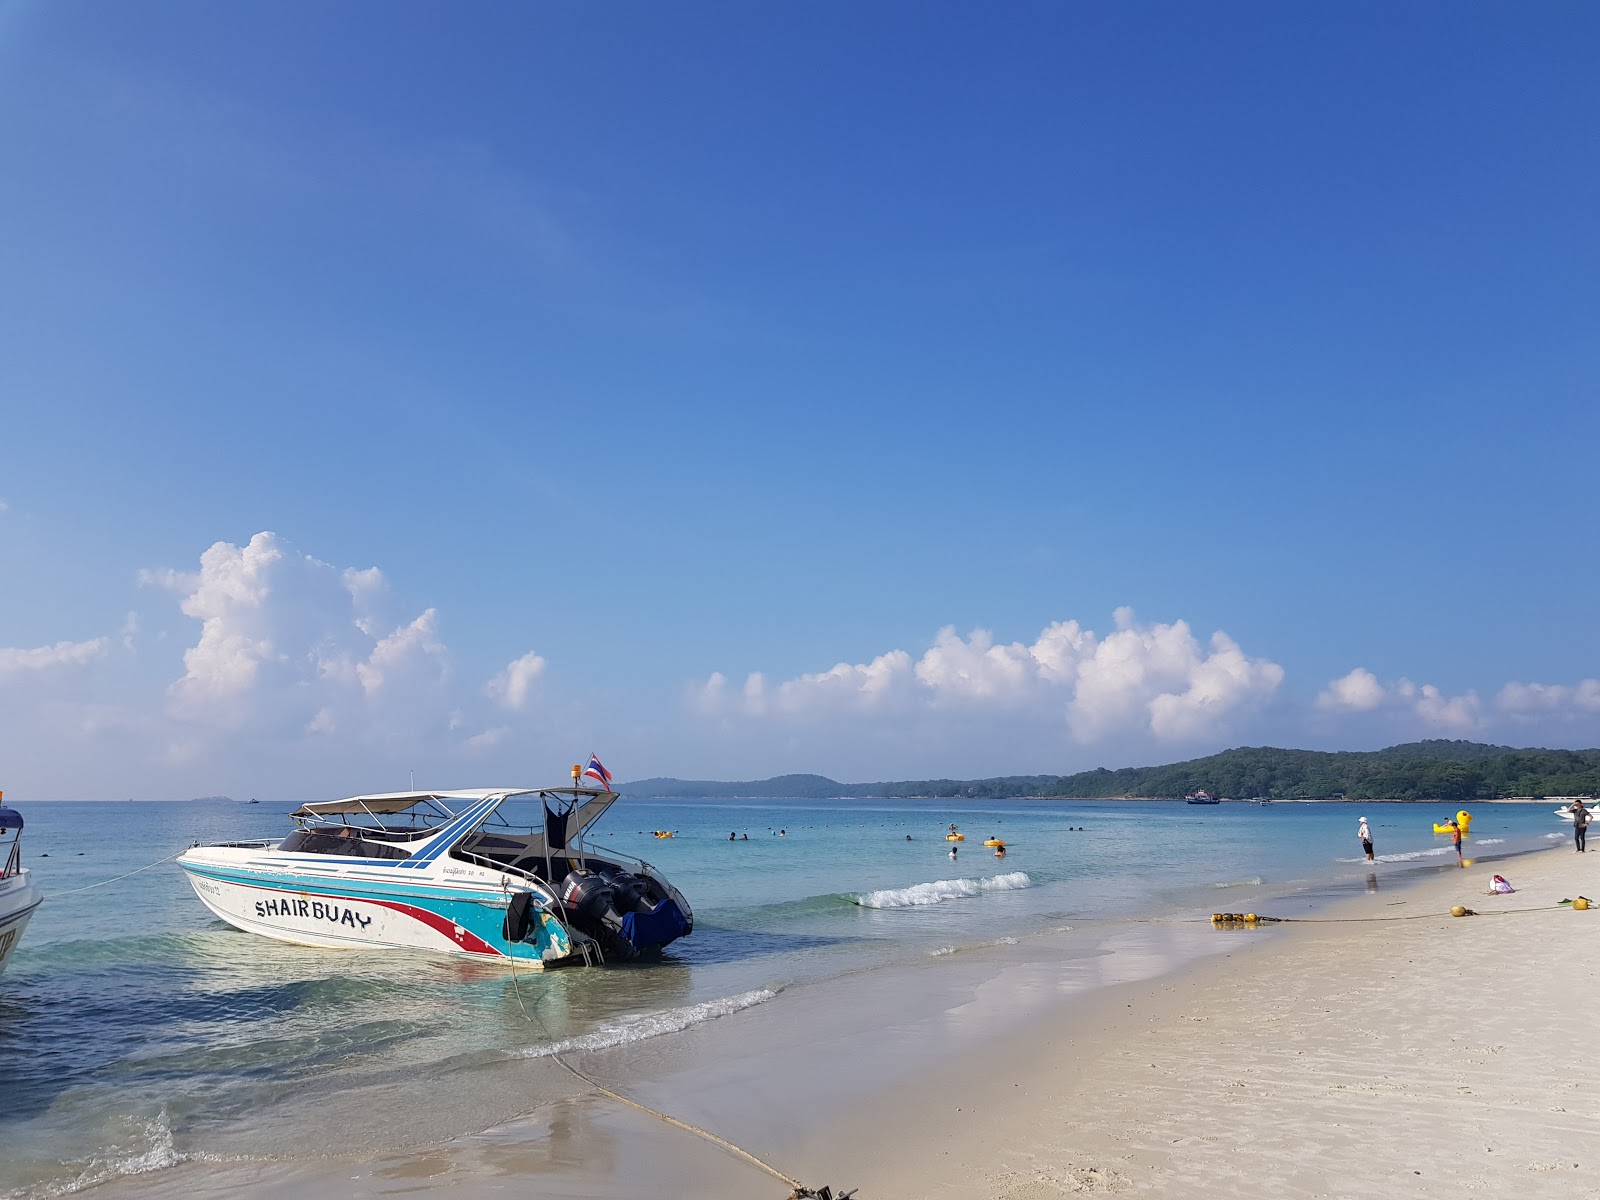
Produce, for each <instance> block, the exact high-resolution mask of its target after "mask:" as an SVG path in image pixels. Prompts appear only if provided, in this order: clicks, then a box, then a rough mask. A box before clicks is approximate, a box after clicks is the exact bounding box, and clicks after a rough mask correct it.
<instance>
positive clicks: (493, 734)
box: [467, 725, 511, 750]
mask: <svg viewBox="0 0 1600 1200" xmlns="http://www.w3.org/2000/svg"><path fill="white" fill-rule="evenodd" d="M510 736H511V730H509V729H507V728H506V727H505V726H504V725H501V726H499V727H497V728H495V729H486V730H484V731H483V732H482V733H478V734H474V735H473V736H472V737H469V738H468V739H467V748H468V749H469V750H492V749H493V748H494V747H496V746H499V745H501V744H503V743H504V742H505V740H506V739H507V738H509V737H510Z"/></svg>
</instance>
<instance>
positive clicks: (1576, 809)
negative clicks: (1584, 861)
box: [1567, 800, 1589, 854]
mask: <svg viewBox="0 0 1600 1200" xmlns="http://www.w3.org/2000/svg"><path fill="white" fill-rule="evenodd" d="M1567 809H1568V811H1570V812H1571V813H1572V841H1573V843H1574V845H1576V846H1577V848H1578V853H1579V854H1582V853H1584V851H1585V849H1586V847H1585V846H1584V844H1583V840H1584V836H1585V835H1586V834H1587V833H1588V831H1589V810H1588V809H1587V808H1585V807H1584V806H1583V801H1582V800H1574V801H1573V802H1572V803H1571V804H1569V805H1567Z"/></svg>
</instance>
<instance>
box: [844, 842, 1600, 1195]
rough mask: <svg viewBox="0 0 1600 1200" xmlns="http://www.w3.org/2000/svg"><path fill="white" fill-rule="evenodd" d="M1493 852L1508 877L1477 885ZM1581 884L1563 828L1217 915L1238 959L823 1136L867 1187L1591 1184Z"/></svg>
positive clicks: (1010, 1050) (1485, 877)
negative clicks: (1287, 909)
mask: <svg viewBox="0 0 1600 1200" xmlns="http://www.w3.org/2000/svg"><path fill="white" fill-rule="evenodd" d="M1494 870H1499V871H1500V872H1501V873H1503V874H1505V875H1507V876H1508V877H1509V878H1510V879H1511V881H1512V882H1513V884H1514V885H1515V886H1516V887H1517V891H1516V892H1515V893H1514V894H1512V895H1509V896H1489V895H1485V894H1483V893H1484V892H1485V891H1486V890H1487V884H1488V882H1489V878H1490V876H1491V874H1492V873H1493V871H1494ZM1585 891H1587V892H1589V893H1593V892H1596V891H1600V860H1590V859H1588V858H1587V856H1582V857H1580V856H1578V855H1575V854H1573V853H1572V852H1571V850H1570V848H1567V847H1562V848H1559V849H1552V850H1550V851H1547V852H1544V853H1542V854H1538V855H1531V856H1524V857H1521V858H1518V859H1515V860H1513V861H1511V862H1508V863H1504V864H1498V865H1496V866H1494V867H1484V866H1473V867H1469V868H1467V869H1466V870H1462V871H1458V872H1453V873H1452V872H1448V871H1447V872H1444V873H1442V874H1441V875H1440V877H1438V878H1435V879H1429V880H1425V881H1422V882H1421V883H1419V884H1417V885H1416V886H1414V887H1411V888H1408V889H1406V890H1405V891H1403V892H1401V893H1399V894H1397V895H1393V896H1389V895H1386V894H1385V893H1383V892H1381V891H1380V892H1378V893H1377V894H1375V895H1370V896H1365V897H1361V898H1359V899H1356V900H1353V901H1350V902H1348V903H1345V904H1343V905H1341V906H1339V907H1338V908H1336V909H1335V910H1334V911H1333V912H1330V913H1328V914H1327V916H1328V917H1330V918H1338V919H1339V922H1340V923H1335V922H1334V921H1331V920H1330V921H1329V922H1328V923H1319V924H1296V925H1293V926H1290V927H1288V928H1286V929H1285V928H1284V927H1278V928H1279V929H1280V930H1281V931H1282V935H1281V936H1276V937H1273V938H1272V939H1271V940H1269V941H1264V942H1259V943H1258V944H1253V945H1252V944H1250V939H1251V935H1249V934H1247V933H1241V934H1235V933H1220V932H1219V933H1218V934H1217V936H1218V937H1225V938H1230V939H1232V940H1234V941H1235V943H1236V944H1237V946H1238V949H1237V950H1236V951H1233V952H1231V953H1230V954H1229V955H1228V956H1227V957H1226V958H1224V959H1223V960H1221V961H1218V962H1212V963H1209V964H1207V965H1205V966H1203V967H1200V968H1198V969H1194V970H1190V971H1185V972H1180V973H1178V974H1176V975H1174V976H1170V977H1167V978H1163V979H1161V980H1160V981H1158V982H1157V983H1156V984H1155V985H1154V986H1145V987H1142V988H1135V989H1121V990H1119V991H1117V992H1115V993H1114V994H1111V995H1107V996H1102V997H1099V998H1097V999H1096V1000H1095V1001H1094V1002H1093V1003H1092V1004H1090V1005H1084V1006H1080V1007H1079V1008H1078V1010H1077V1011H1076V1013H1075V1016H1074V1019H1073V1020H1070V1021H1065V1020H1063V1021H1059V1022H1048V1021H1047V1022H1043V1023H1041V1024H1040V1025H1039V1026H1038V1027H1036V1028H1035V1029H1033V1030H1031V1031H1029V1032H1027V1033H1025V1034H1021V1035H1018V1036H1015V1037H1012V1038H1008V1039H1007V1040H1006V1041H1005V1042H1004V1043H1003V1044H1002V1045H998V1046H995V1047H992V1048H991V1049H990V1050H989V1051H987V1052H986V1053H985V1054H984V1056H983V1060H984V1061H983V1063H982V1064H981V1066H980V1065H979V1064H973V1063H963V1064H959V1065H953V1066H952V1067H951V1068H950V1069H948V1070H946V1071H942V1072H940V1073H938V1074H937V1075H936V1076H935V1077H933V1078H931V1079H929V1080H926V1081H924V1082H923V1083H922V1084H921V1085H920V1086H918V1087H917V1088H914V1089H905V1090H904V1091H902V1092H900V1093H899V1094H898V1095H896V1096H895V1097H894V1098H893V1099H892V1101H890V1102H889V1103H887V1104H883V1107H882V1109H881V1111H882V1112H883V1114H884V1117H883V1119H882V1121H881V1122H879V1123H878V1127H877V1128H869V1126H868V1124H867V1123H861V1124H854V1125H852V1124H849V1123H846V1124H841V1125H839V1126H837V1127H835V1128H832V1129H830V1130H828V1131H827V1135H826V1137H824V1138H823V1139H820V1140H819V1142H818V1144H817V1148H816V1151H815V1153H816V1154H817V1155H818V1161H819V1164H820V1162H821V1161H828V1162H829V1167H830V1169H831V1170H832V1171H833V1173H835V1174H836V1175H838V1177H840V1178H844V1179H847V1180H848V1181H849V1183H850V1184H851V1185H852V1186H855V1185H859V1186H860V1187H861V1189H862V1192H861V1194H862V1196H863V1197H880V1196H882V1197H929V1198H933V1197H950V1198H952V1200H953V1198H956V1197H985V1198H988V1200H1043V1198H1045V1197H1055V1196H1063V1195H1079V1194H1097V1193H1122V1192H1127V1193H1138V1194H1141V1195H1154V1196H1171V1197H1189V1196H1219V1195H1225V1196H1238V1197H1263V1198H1265V1197H1302V1196H1303V1197H1366V1196H1372V1197H1379V1196H1393V1195H1411V1196H1441V1197H1442V1196H1460V1195H1463V1194H1467V1193H1470V1192H1477V1191H1483V1192H1489V1193H1492V1194H1502V1195H1512V1196H1518V1197H1530V1196H1550V1197H1558V1196H1559V1197H1578V1196H1596V1195H1600V1158H1597V1156H1596V1155H1595V1153H1594V1150H1593V1147H1592V1146H1590V1144H1589V1137H1588V1135H1589V1134H1590V1133H1591V1132H1592V1131H1593V1126H1592V1122H1593V1121H1595V1120H1596V1118H1597V1117H1600V1090H1597V1087H1596V1083H1595V1081H1594V1078H1593V1072H1592V1069H1591V1068H1590V1066H1589V1064H1588V1063H1587V1062H1586V1054H1585V1053H1584V1050H1583V1042H1584V1039H1583V1035H1582V1033H1581V1029H1582V1026H1583V1024H1584V1023H1585V1022H1586V1019H1587V1017H1586V1013H1587V1009H1586V1006H1585V1004H1584V1001H1585V999H1586V997H1587V995H1588V994H1589V993H1588V989H1589V988H1590V987H1591V986H1593V984H1594V980H1595V971H1596V968H1595V965H1594V963H1593V961H1592V960H1591V959H1590V958H1589V956H1588V955H1587V954H1586V953H1585V952H1584V950H1585V948H1586V946H1587V945H1589V944H1592V943H1593V941H1594V939H1595V938H1596V937H1600V925H1597V922H1600V911H1596V910H1591V911H1589V912H1574V911H1571V910H1570V909H1568V908H1563V907H1557V901H1559V900H1561V899H1563V898H1565V897H1572V896H1576V895H1578V894H1579V893H1580V892H1585ZM1454 904H1461V905H1465V906H1467V907H1470V908H1472V909H1474V910H1476V912H1477V913H1479V914H1480V915H1478V916H1476V917H1465V918H1452V917H1450V916H1449V915H1448V912H1449V909H1450V907H1451V906H1452V905H1454ZM1528 910H1532V911H1528ZM1412 917H1415V918H1418V919H1396V918H1412ZM1343 922H1348V923H1343ZM1591 925H1595V926H1596V927H1595V928H1590V926H1591ZM880 1103H881V1101H880ZM891 1114H892V1115H891ZM825 1146H831V1154H830V1153H829V1151H827V1150H825V1149H824V1148H823V1147H825Z"/></svg>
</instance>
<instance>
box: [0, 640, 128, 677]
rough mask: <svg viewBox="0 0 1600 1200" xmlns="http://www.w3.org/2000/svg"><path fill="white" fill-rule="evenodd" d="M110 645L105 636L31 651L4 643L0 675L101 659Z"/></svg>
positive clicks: (38, 670)
mask: <svg viewBox="0 0 1600 1200" xmlns="http://www.w3.org/2000/svg"><path fill="white" fill-rule="evenodd" d="M110 647H111V639H109V638H103V637H102V638H94V639H93V640H91V641H87V642H57V643H56V644H55V645H53V646H35V647H34V648H33V649H31V650H24V649H22V648H20V647H15V646H0V675H21V674H24V673H33V672H43V671H56V670H61V669H71V668H73V667H82V666H86V665H88V664H89V663H92V662H94V661H95V659H97V658H104V657H105V654H106V651H107V650H108V649H110Z"/></svg>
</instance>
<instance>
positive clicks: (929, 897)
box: [855, 871, 1033, 908]
mask: <svg viewBox="0 0 1600 1200" xmlns="http://www.w3.org/2000/svg"><path fill="white" fill-rule="evenodd" d="M1032 886H1033V880H1031V879H1029V878H1028V873H1027V872H1026V871H1008V872H1007V873H1006V874H1004V875H995V876H993V877H992V878H989V879H936V880H934V881H933V882H932V883H916V884H912V885H911V886H910V887H904V888H884V889H882V890H881V891H876V892H866V893H864V894H862V895H860V896H857V897H856V898H855V902H856V903H857V904H859V905H860V906H861V907H862V908H919V907H922V906H925V905H929V904H939V903H942V902H943V901H945V900H966V899H969V898H971V897H973V896H981V895H983V893H984V892H1014V891H1017V890H1018V889H1020V888H1025V887H1032Z"/></svg>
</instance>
